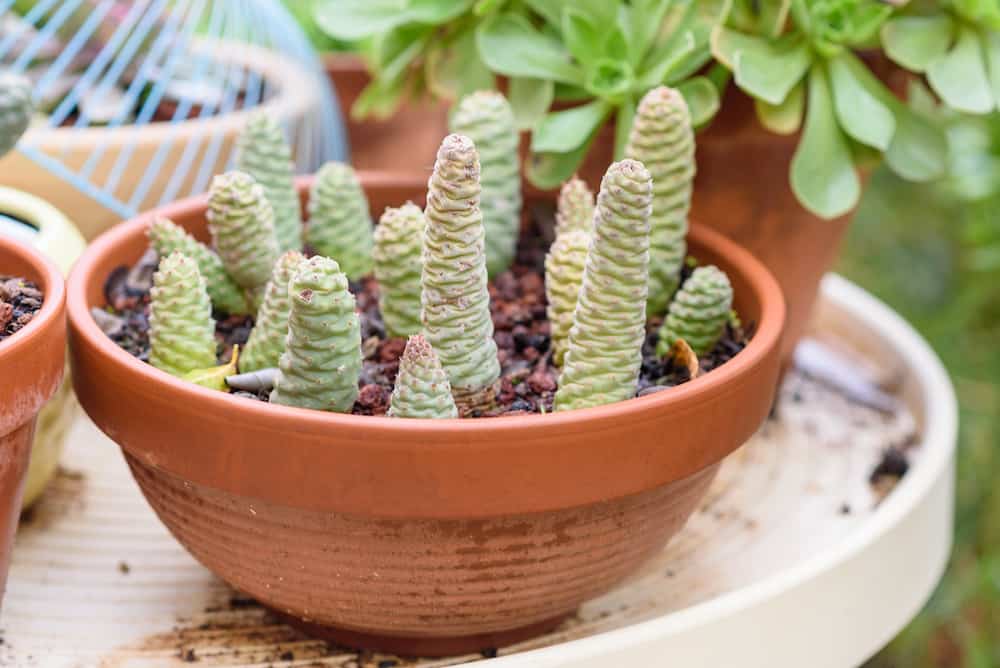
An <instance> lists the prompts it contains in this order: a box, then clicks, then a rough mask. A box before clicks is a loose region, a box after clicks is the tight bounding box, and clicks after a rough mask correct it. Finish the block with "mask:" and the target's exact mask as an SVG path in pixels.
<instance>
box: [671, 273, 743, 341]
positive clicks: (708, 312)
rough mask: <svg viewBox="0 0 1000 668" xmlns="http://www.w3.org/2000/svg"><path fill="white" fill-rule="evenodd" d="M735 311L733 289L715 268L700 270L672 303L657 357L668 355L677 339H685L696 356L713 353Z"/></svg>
mask: <svg viewBox="0 0 1000 668" xmlns="http://www.w3.org/2000/svg"><path fill="white" fill-rule="evenodd" d="M732 308H733V286H732V285H730V283H729V277H728V276H726V274H725V272H724V271H722V270H721V269H719V268H718V267H715V266H711V265H709V266H707V267H698V268H697V269H695V270H694V272H693V273H692V274H691V276H690V277H689V278H688V279H687V280H686V281H685V282H684V285H683V286H681V289H680V290H679V291H678V292H677V295H676V296H675V297H674V300H673V301H672V302H671V303H670V310H669V311H667V317H666V319H665V320H664V321H663V325H662V326H661V327H660V340H659V341H658V342H657V344H656V354H657V355H660V356H661V357H662V356H663V355H666V354H667V352H668V351H669V350H670V346H672V345H673V343H674V341H676V340H677V339H684V340H685V341H686V342H687V344H688V345H689V346H691V350H693V351H694V352H695V354H696V355H699V356H701V355H705V354H706V353H708V352H710V351H711V350H712V348H714V347H715V344H716V343H717V342H718V341H719V338H720V337H721V336H722V333H723V332H724V331H725V328H726V321H727V320H729V317H730V313H731V311H732Z"/></svg>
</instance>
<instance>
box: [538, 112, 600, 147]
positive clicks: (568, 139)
mask: <svg viewBox="0 0 1000 668" xmlns="http://www.w3.org/2000/svg"><path fill="white" fill-rule="evenodd" d="M610 112H611V106H610V105H609V104H608V103H606V102H604V101H603V100H594V101H592V102H589V103H587V104H584V105H580V106H579V107H572V108H570V109H566V110H564V111H554V112H552V113H550V114H546V115H545V117H544V118H542V120H541V122H540V123H539V124H538V126H537V127H536V128H535V131H534V132H533V133H532V134H531V150H532V152H534V153H566V152H568V151H572V150H574V149H577V148H579V147H580V146H581V145H582V144H583V143H585V141H586V140H587V138H588V137H589V136H590V135H591V134H593V133H594V131H595V130H596V129H597V128H598V127H600V125H601V123H603V122H604V119H605V118H607V117H608V114H609V113H610Z"/></svg>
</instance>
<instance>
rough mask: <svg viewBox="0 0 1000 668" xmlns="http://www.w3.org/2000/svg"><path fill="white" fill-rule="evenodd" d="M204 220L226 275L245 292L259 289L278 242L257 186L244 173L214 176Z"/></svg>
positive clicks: (267, 275) (270, 211)
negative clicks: (206, 220) (206, 222)
mask: <svg viewBox="0 0 1000 668" xmlns="http://www.w3.org/2000/svg"><path fill="white" fill-rule="evenodd" d="M206 217H207V219H208V229H209V230H210V231H211V232H212V239H213V240H214V241H215V249H216V251H217V252H218V254H219V257H220V258H222V264H223V266H225V268H226V272H227V273H228V274H229V275H230V276H231V277H232V278H233V280H234V281H236V283H238V284H239V285H240V286H241V287H242V288H244V289H245V290H249V291H251V292H252V293H255V292H257V291H259V290H260V289H262V288H263V287H264V285H265V284H266V283H267V281H268V279H270V278H271V268H272V267H273V266H274V263H275V262H276V261H277V259H278V241H277V238H276V237H275V235H274V210H273V209H272V208H271V203H270V202H268V201H267V197H265V195H264V189H263V188H262V187H261V185H260V184H259V183H257V181H255V180H254V178H253V177H252V176H250V175H249V174H246V173H244V172H229V173H227V174H220V175H218V176H216V177H215V178H213V179H212V186H211V189H210V190H209V195H208V212H207V214H206Z"/></svg>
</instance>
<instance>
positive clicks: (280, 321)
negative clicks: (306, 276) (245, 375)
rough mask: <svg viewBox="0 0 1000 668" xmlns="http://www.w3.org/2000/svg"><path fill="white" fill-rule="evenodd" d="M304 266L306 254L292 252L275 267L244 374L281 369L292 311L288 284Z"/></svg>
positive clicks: (246, 355) (246, 350) (245, 355)
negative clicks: (290, 311) (275, 368)
mask: <svg viewBox="0 0 1000 668" xmlns="http://www.w3.org/2000/svg"><path fill="white" fill-rule="evenodd" d="M303 262H305V257H304V256H303V255H302V253H300V252H298V251H288V252H287V253H285V254H284V255H282V256H281V257H279V258H278V261H277V262H275V263H274V271H273V272H272V273H271V280H270V281H268V282H267V288H266V289H265V291H264V301H263V302H261V305H260V309H258V310H257V319H256V321H255V322H254V326H253V330H252V331H251V332H250V338H249V339H247V344H246V347H245V348H244V349H243V356H242V358H241V359H240V370H241V371H244V372H247V371H256V370H258V369H266V368H269V367H275V366H278V360H279V359H280V358H281V353H283V352H284V351H285V338H286V337H287V336H288V311H289V309H290V308H291V303H290V300H289V297H288V284H289V282H290V281H291V280H292V277H293V276H294V275H295V272H296V271H298V269H299V266H300V265H301V264H302V263H303Z"/></svg>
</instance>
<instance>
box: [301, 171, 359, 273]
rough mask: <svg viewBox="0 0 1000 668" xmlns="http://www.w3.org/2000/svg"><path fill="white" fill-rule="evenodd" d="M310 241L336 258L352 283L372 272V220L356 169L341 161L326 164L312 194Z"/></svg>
mask: <svg viewBox="0 0 1000 668" xmlns="http://www.w3.org/2000/svg"><path fill="white" fill-rule="evenodd" d="M306 242H307V243H308V244H309V245H310V246H312V247H313V248H315V249H316V252H317V253H320V254H321V255H326V256H327V257H332V258H335V259H336V260H337V262H338V263H339V264H340V267H341V269H342V270H343V272H344V273H345V274H347V277H348V278H350V279H351V280H357V279H359V278H361V277H362V276H364V275H366V274H368V273H369V272H371V270H372V245H373V241H372V218H371V214H370V213H369V211H368V198H366V197H365V192H364V190H362V189H361V183H360V182H359V181H358V175H357V174H356V173H355V171H354V168H352V167H351V166H350V165H345V164H343V163H340V162H328V163H326V164H325V165H323V166H322V167H321V168H320V170H319V171H318V172H316V178H315V180H313V184H312V189H311V190H310V193H309V225H308V226H306Z"/></svg>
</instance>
